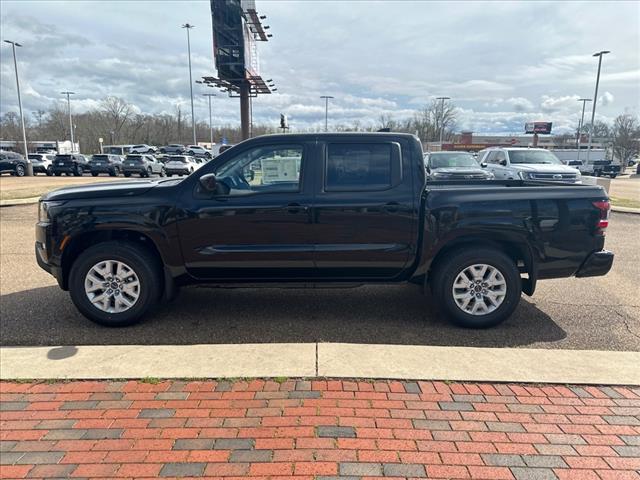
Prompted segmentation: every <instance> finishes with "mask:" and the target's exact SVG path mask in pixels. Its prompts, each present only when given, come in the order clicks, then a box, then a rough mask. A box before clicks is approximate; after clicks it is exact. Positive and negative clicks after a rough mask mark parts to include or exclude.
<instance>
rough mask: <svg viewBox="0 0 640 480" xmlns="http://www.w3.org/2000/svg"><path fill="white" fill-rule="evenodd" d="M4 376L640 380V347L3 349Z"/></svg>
mask: <svg viewBox="0 0 640 480" xmlns="http://www.w3.org/2000/svg"><path fill="white" fill-rule="evenodd" d="M0 365H1V366H2V368H1V369H0V377H1V378H2V379H5V380H7V379H109V378H145V377H155V378H187V377H188V378H223V377H227V378H229V377H283V376H285V377H315V376H325V377H342V378H394V379H415V380H421V379H424V380H458V381H494V382H542V383H574V384H617V385H640V367H639V365H640V352H606V351H594V350H543V349H524V348H517V349H516V348H470V347H432V346H418V345H362V344H345V343H317V344H316V343H307V344H294V343H284V344H283V343H279V344H275V343H274V344H269V343H266V344H241V345H154V346H121V345H120V346H118V345H110V346H80V347H74V346H66V347H3V348H0Z"/></svg>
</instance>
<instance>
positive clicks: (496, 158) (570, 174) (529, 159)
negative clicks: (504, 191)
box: [425, 147, 582, 183]
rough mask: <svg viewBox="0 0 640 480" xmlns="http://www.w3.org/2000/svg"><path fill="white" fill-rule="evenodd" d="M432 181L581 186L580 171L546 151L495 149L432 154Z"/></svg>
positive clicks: (429, 160) (428, 167) (427, 159)
mask: <svg viewBox="0 0 640 480" xmlns="http://www.w3.org/2000/svg"><path fill="white" fill-rule="evenodd" d="M425 168H426V170H427V178H428V179H429V180H494V179H496V180H536V181H538V180H540V181H551V182H565V183H580V182H581V181H582V176H581V174H580V171H579V170H578V169H577V168H574V167H570V166H567V165H564V164H563V163H562V162H561V161H560V160H559V159H558V157H556V156H555V155H554V154H553V153H552V152H550V151H548V150H545V149H544V148H522V147H520V148H518V147H512V148H503V147H493V148H487V149H485V150H482V151H480V152H478V154H477V156H474V155H473V154H471V153H467V152H444V151H443V152H431V153H427V154H426V155H425Z"/></svg>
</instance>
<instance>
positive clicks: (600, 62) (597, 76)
mask: <svg viewBox="0 0 640 480" xmlns="http://www.w3.org/2000/svg"><path fill="white" fill-rule="evenodd" d="M607 53H611V52H610V51H609V50H601V51H599V52H597V53H594V54H593V56H594V57H598V74H597V75H596V91H595V93H594V94H593V109H592V110H591V128H590V129H589V147H588V148H587V163H589V154H590V153H591V141H592V139H593V122H594V120H595V118H596V103H598V85H599V84H600V68H601V67H602V57H603V56H604V55H606V54H607Z"/></svg>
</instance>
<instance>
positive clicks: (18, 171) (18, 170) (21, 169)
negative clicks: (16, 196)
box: [16, 164, 26, 177]
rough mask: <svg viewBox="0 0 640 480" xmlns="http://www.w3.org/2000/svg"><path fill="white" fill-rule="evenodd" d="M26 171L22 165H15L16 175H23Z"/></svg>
mask: <svg viewBox="0 0 640 480" xmlns="http://www.w3.org/2000/svg"><path fill="white" fill-rule="evenodd" d="M25 173H26V170H25V168H24V165H20V164H18V165H16V177H24V174H25Z"/></svg>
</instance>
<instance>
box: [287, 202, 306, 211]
mask: <svg viewBox="0 0 640 480" xmlns="http://www.w3.org/2000/svg"><path fill="white" fill-rule="evenodd" d="M285 208H286V210H287V212H289V213H292V214H296V213H306V212H308V211H309V207H307V206H306V205H300V204H299V203H290V204H289V205H287V206H286V207H285Z"/></svg>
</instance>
